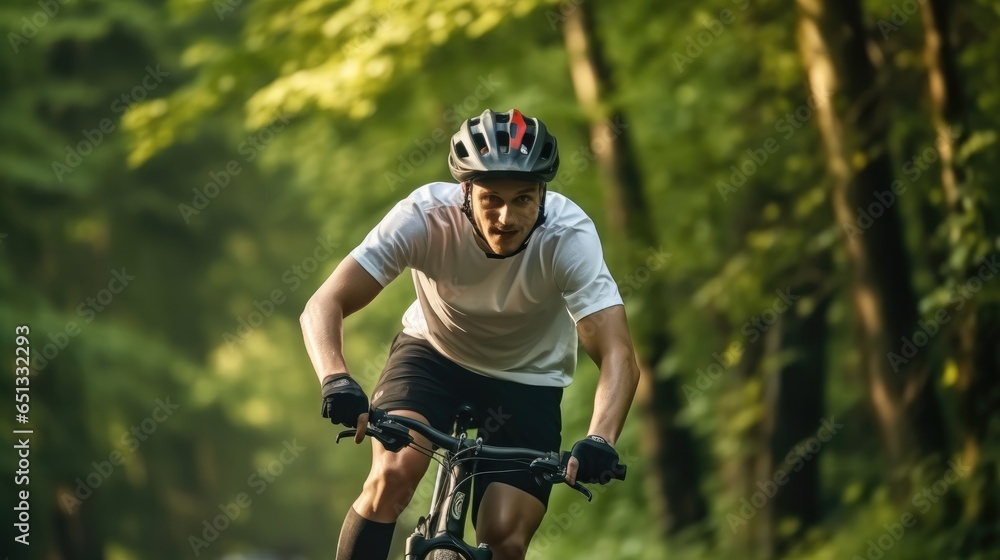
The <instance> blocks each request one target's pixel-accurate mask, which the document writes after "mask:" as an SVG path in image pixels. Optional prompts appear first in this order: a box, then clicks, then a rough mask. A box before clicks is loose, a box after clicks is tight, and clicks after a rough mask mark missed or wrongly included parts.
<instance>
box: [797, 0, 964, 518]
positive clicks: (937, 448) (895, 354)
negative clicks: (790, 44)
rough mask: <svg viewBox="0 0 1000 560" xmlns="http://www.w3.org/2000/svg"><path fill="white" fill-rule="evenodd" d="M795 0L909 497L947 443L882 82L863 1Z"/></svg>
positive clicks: (864, 340) (895, 462)
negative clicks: (913, 482)
mask: <svg viewBox="0 0 1000 560" xmlns="http://www.w3.org/2000/svg"><path fill="white" fill-rule="evenodd" d="M796 2H797V4H798V12H799V23H798V43H799V49H800V52H801V54H802V59H803V63H804V65H805V69H806V74H807V76H808V83H809V87H810V90H811V93H812V95H813V96H814V97H815V98H816V99H821V100H828V101H824V102H822V103H819V104H818V109H817V111H816V118H817V122H818V126H819V130H820V133H821V135H822V137H823V141H824V144H825V146H826V151H827V165H828V168H829V171H830V173H831V175H832V178H833V187H832V188H833V192H832V201H833V209H834V215H835V219H836V220H837V221H838V222H839V223H840V224H841V226H843V227H844V228H845V230H846V231H847V235H845V240H844V241H845V243H844V249H845V253H846V256H847V263H848V267H849V269H850V274H851V276H850V290H851V293H850V298H851V302H852V307H853V309H854V313H855V319H856V323H857V329H858V332H857V335H858V343H859V347H860V355H861V368H862V372H863V374H864V376H865V379H866V381H867V383H868V389H869V399H870V402H871V405H872V407H873V409H874V412H875V417H876V419H877V422H878V424H879V430H880V432H881V435H882V441H883V443H884V445H885V447H886V455H887V457H888V461H889V467H890V472H889V479H890V486H891V489H892V492H893V495H894V497H895V498H896V499H897V500H900V501H903V500H905V499H907V498H908V496H909V480H908V479H909V474H910V472H911V470H912V469H913V468H914V467H915V466H916V465H917V464H918V463H920V462H922V461H928V460H929V461H931V463H930V466H931V467H932V471H933V470H937V469H939V468H940V467H941V466H942V464H943V462H944V460H945V458H946V457H947V441H946V432H945V427H944V423H943V418H942V415H941V411H940V407H939V403H938V398H937V394H936V392H935V390H934V384H933V382H932V380H933V379H934V376H933V375H932V374H931V371H930V367H929V362H928V358H927V352H925V351H922V350H921V349H920V348H918V347H917V346H916V344H917V343H919V341H920V340H923V341H924V342H923V344H920V346H923V345H924V344H926V343H927V338H929V336H932V335H933V333H924V332H922V331H916V329H917V320H918V315H917V297H916V294H915V292H914V289H913V286H912V283H911V281H910V274H911V266H910V260H909V257H908V255H907V253H906V247H905V245H904V242H903V238H902V227H901V220H900V215H899V205H898V204H891V203H889V204H887V203H884V202H882V201H883V200H886V198H885V197H886V196H887V195H886V193H889V194H892V191H891V190H889V186H890V185H892V184H893V179H894V177H893V171H892V163H891V161H890V159H889V155H888V153H887V151H886V141H885V138H886V128H887V125H886V120H887V119H886V113H885V111H883V110H881V107H880V101H881V99H880V97H881V95H880V94H881V86H880V84H879V82H878V79H877V78H878V77H877V75H876V71H875V66H874V64H873V62H872V59H871V58H870V57H869V53H868V50H867V48H868V45H866V40H865V29H864V27H863V24H862V17H861V8H860V5H859V2H858V0H796ZM858 208H862V209H869V208H873V209H880V211H881V215H880V216H875V217H874V218H873V219H871V220H868V221H867V226H866V225H865V224H864V223H861V222H859V221H858V220H857V219H856V218H855V212H856V209H858ZM915 331H916V332H915ZM918 332H919V334H917V333H918ZM915 339H916V341H915V342H914V340H915ZM908 341H910V342H908ZM911 344H913V346H910V345H911Z"/></svg>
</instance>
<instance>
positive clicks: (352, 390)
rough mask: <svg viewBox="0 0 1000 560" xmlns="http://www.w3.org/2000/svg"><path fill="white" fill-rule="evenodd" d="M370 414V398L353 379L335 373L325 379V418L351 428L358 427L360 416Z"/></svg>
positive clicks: (323, 411)
mask: <svg viewBox="0 0 1000 560" xmlns="http://www.w3.org/2000/svg"><path fill="white" fill-rule="evenodd" d="M366 412H368V396H367V395H365V391H364V390H363V389H362V388H361V385H358V382H357V381H355V380H354V378H353V377H351V376H350V375H348V374H346V373H335V374H333V375H328V376H326V377H325V378H324V379H323V408H322V413H323V418H329V419H330V422H332V423H333V424H343V425H345V426H347V427H349V428H355V427H357V425H358V416H361V415H362V414H364V413H366Z"/></svg>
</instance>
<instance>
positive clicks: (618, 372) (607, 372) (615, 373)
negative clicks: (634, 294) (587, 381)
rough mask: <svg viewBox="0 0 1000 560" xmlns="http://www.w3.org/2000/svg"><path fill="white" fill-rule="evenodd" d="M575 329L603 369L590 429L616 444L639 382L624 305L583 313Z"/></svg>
mask: <svg viewBox="0 0 1000 560" xmlns="http://www.w3.org/2000/svg"><path fill="white" fill-rule="evenodd" d="M576 331H577V333H578V334H579V336H580V343H581V344H582V345H583V349H584V350H586V351H587V354H588V355H589V356H590V357H591V358H592V359H593V360H594V363H595V364H597V367H598V368H600V370H601V376H600V377H599V378H598V380H597V395H596V396H595V397H594V414H593V416H592V417H591V420H590V429H589V431H588V432H587V433H588V434H590V435H595V436H601V437H602V438H604V439H606V440H608V443H609V444H611V445H614V444H615V442H616V441H618V436H619V435H620V434H621V431H622V426H623V425H624V424H625V417H626V416H627V415H628V409H629V407H630V406H632V398H633V397H634V396H635V390H636V387H637V386H638V385H639V365H638V364H637V363H636V361H635V350H633V348H632V335H631V334H629V331H628V321H627V319H626V318H625V306H623V305H614V306H611V307H608V308H606V309H603V310H601V311H598V312H597V313H593V314H591V315H588V316H586V317H584V318H583V319H581V320H580V322H579V323H577V325H576Z"/></svg>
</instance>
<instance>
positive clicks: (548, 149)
mask: <svg viewBox="0 0 1000 560" xmlns="http://www.w3.org/2000/svg"><path fill="white" fill-rule="evenodd" d="M550 157H552V142H546V143H545V145H543V146H542V153H541V154H539V155H538V159H549V158H550Z"/></svg>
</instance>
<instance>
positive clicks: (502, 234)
mask: <svg viewBox="0 0 1000 560" xmlns="http://www.w3.org/2000/svg"><path fill="white" fill-rule="evenodd" d="M516 234H517V230H516V229H512V230H506V231H505V230H499V229H495V230H493V235H496V236H499V237H504V238H510V237H514V235H516Z"/></svg>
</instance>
